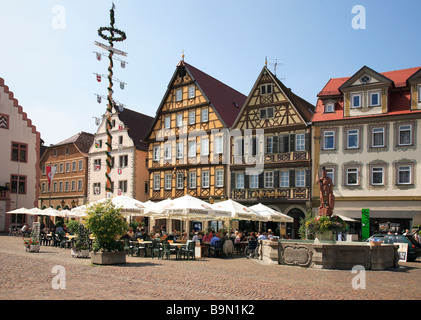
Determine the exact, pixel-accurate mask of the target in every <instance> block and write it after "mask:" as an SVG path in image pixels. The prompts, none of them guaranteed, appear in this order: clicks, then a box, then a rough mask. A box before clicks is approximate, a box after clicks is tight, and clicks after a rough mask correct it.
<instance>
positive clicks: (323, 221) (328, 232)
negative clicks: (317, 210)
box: [305, 216, 347, 241]
mask: <svg viewBox="0 0 421 320" xmlns="http://www.w3.org/2000/svg"><path fill="white" fill-rule="evenodd" d="M305 226H306V228H307V229H308V231H309V232H310V233H312V234H313V235H315V236H316V237H317V239H318V240H322V241H324V240H328V241H333V240H334V233H337V232H339V231H345V230H346V228H347V224H346V222H345V221H343V220H342V219H341V218H339V217H338V216H318V217H315V218H313V219H310V220H308V221H306V222H305Z"/></svg>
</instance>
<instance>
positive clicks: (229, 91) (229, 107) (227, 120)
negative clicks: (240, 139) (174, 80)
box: [181, 61, 247, 128]
mask: <svg viewBox="0 0 421 320" xmlns="http://www.w3.org/2000/svg"><path fill="white" fill-rule="evenodd" d="M183 65H184V66H185V68H186V71H187V72H188V73H189V74H190V75H191V77H192V78H193V79H194V80H195V81H196V84H197V86H198V87H199V88H200V89H202V92H203V94H204V95H205V96H206V97H207V99H208V101H209V102H210V103H211V104H212V105H213V107H214V109H215V111H216V112H217V113H218V115H219V116H220V118H221V120H222V121H223V123H224V124H225V126H226V127H227V128H229V127H231V126H232V124H233V123H234V121H235V119H236V118H237V115H238V113H239V112H240V110H241V107H242V106H243V105H244V102H245V101H246V99H247V97H246V96H245V95H243V94H242V93H240V92H238V91H237V90H234V89H233V88H231V87H229V86H227V85H226V84H224V83H222V82H221V81H219V80H217V79H215V78H213V77H211V76H209V75H208V74H206V73H204V72H202V71H200V70H199V69H196V68H195V67H193V66H191V65H189V64H188V63H186V62H184V61H182V63H181V66H183Z"/></svg>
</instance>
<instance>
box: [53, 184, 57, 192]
mask: <svg viewBox="0 0 421 320" xmlns="http://www.w3.org/2000/svg"><path fill="white" fill-rule="evenodd" d="M53 192H57V182H54V183H53Z"/></svg>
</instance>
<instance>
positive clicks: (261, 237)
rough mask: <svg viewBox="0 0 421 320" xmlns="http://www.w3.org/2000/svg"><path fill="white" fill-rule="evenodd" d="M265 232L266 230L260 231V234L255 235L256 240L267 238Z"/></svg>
mask: <svg viewBox="0 0 421 320" xmlns="http://www.w3.org/2000/svg"><path fill="white" fill-rule="evenodd" d="M266 234H267V233H266V232H263V233H261V234H260V236H258V237H257V240H267V239H268V237H267V235H266Z"/></svg>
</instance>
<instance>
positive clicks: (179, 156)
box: [177, 142, 184, 159]
mask: <svg viewBox="0 0 421 320" xmlns="http://www.w3.org/2000/svg"><path fill="white" fill-rule="evenodd" d="M183 156H184V144H183V143H182V142H179V143H177V159H182V158H183Z"/></svg>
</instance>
